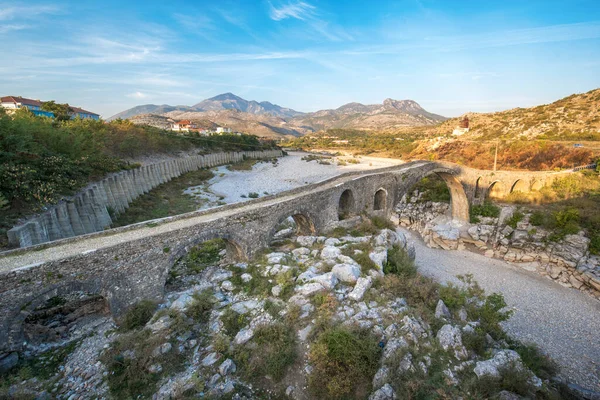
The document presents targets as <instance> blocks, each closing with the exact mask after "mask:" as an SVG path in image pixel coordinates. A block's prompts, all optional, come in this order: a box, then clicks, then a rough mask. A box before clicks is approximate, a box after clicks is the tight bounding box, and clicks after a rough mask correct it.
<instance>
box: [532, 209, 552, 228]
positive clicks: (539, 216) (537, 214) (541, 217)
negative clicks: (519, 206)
mask: <svg viewBox="0 0 600 400" xmlns="http://www.w3.org/2000/svg"><path fill="white" fill-rule="evenodd" d="M547 220H548V214H546V213H543V212H541V211H534V212H533V213H532V214H531V215H530V216H529V222H530V223H531V225H535V226H543V225H545V224H547Z"/></svg>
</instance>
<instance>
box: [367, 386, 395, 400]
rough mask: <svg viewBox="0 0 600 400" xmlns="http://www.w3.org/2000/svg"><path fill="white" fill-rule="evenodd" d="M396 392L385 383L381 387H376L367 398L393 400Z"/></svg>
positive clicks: (370, 399)
mask: <svg viewBox="0 0 600 400" xmlns="http://www.w3.org/2000/svg"><path fill="white" fill-rule="evenodd" d="M395 399H396V392H394V389H393V388H392V387H391V386H390V384H389V383H386V384H385V385H384V386H383V387H382V388H380V389H377V390H376V391H375V392H374V393H373V394H371V395H370V396H369V400H395Z"/></svg>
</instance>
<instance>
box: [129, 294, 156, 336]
mask: <svg viewBox="0 0 600 400" xmlns="http://www.w3.org/2000/svg"><path fill="white" fill-rule="evenodd" d="M154 310H156V303H155V302H153V301H151V300H142V301H140V302H138V303H136V304H134V305H133V306H131V308H129V310H127V312H126V313H125V315H124V316H123V318H122V320H121V328H122V329H123V330H126V331H130V330H132V329H136V328H139V327H142V326H144V325H146V323H147V322H148V321H150V318H152V315H154Z"/></svg>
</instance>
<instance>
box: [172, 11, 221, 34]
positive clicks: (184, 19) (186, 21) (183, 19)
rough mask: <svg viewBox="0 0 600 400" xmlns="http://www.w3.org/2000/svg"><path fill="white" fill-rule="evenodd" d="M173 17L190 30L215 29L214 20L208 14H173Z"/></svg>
mask: <svg viewBox="0 0 600 400" xmlns="http://www.w3.org/2000/svg"><path fill="white" fill-rule="evenodd" d="M173 18H174V19H175V21H177V23H178V24H179V25H181V26H182V27H184V28H185V29H187V30H189V31H194V32H197V31H202V30H207V29H208V30H212V29H215V26H214V24H213V21H212V20H211V19H210V18H209V17H207V16H206V15H190V14H181V13H175V14H173Z"/></svg>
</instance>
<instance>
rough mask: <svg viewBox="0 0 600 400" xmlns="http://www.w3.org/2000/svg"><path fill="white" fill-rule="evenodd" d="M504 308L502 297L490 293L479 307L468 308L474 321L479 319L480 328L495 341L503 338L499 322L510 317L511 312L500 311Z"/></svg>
mask: <svg viewBox="0 0 600 400" xmlns="http://www.w3.org/2000/svg"><path fill="white" fill-rule="evenodd" d="M505 307H506V302H505V301H504V296H503V295H502V294H500V293H492V294H490V295H489V296H487V297H486V298H485V302H484V304H483V305H482V306H481V307H470V310H469V311H471V313H470V314H471V315H473V317H474V318H475V319H479V322H480V324H481V328H482V329H483V330H484V331H485V332H488V333H489V334H490V335H491V336H492V337H494V338H496V339H497V338H500V337H503V336H504V331H503V330H502V327H501V326H500V322H503V321H506V320H508V319H509V318H510V316H511V315H512V310H507V311H502V310H503V309H504V308H505Z"/></svg>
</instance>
